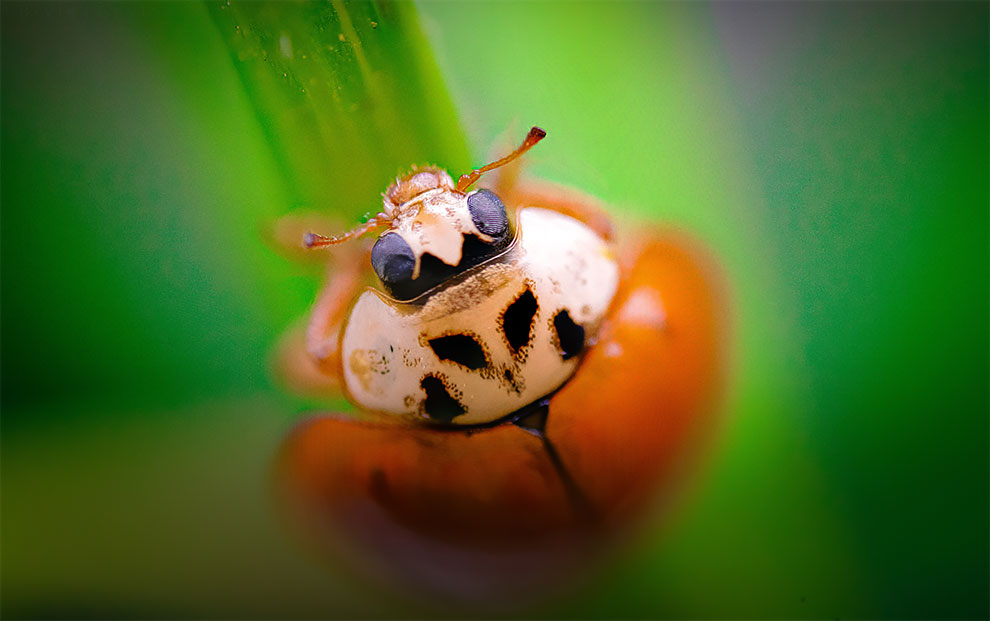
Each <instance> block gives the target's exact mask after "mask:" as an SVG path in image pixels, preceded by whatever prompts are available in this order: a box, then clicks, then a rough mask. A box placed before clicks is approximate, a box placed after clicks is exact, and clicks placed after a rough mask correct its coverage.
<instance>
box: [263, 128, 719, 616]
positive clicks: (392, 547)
mask: <svg viewBox="0 0 990 621" xmlns="http://www.w3.org/2000/svg"><path fill="white" fill-rule="evenodd" d="M543 135H544V133H543V132H542V130H539V129H537V128H534V129H533V130H531V131H530V134H529V136H527V139H526V141H525V142H524V143H523V145H522V146H521V147H520V148H519V149H517V150H516V151H515V152H513V153H512V154H510V155H509V156H508V157H506V158H503V159H502V160H499V161H497V162H495V163H493V164H491V165H489V166H486V167H484V168H481V169H478V170H475V171H473V172H472V173H470V174H468V175H464V176H462V177H461V178H460V180H459V181H458V183H457V184H454V183H453V181H452V179H451V178H450V177H449V176H448V175H447V173H446V172H444V171H442V170H440V169H436V168H428V169H421V170H416V171H413V172H412V173H410V174H409V175H406V176H404V177H401V178H399V179H398V180H397V181H396V183H395V184H393V185H392V186H391V187H390V188H389V190H388V191H387V192H386V193H385V196H384V209H383V211H382V213H380V214H378V215H376V216H375V217H374V218H372V219H371V220H370V221H369V222H368V223H367V224H366V225H365V226H362V227H359V228H358V229H356V230H355V231H352V232H351V233H348V234H345V235H342V236H340V237H324V236H321V235H314V234H308V235H307V236H306V245H308V246H310V247H321V246H329V245H334V244H337V243H340V242H343V241H346V240H348V239H352V238H354V237H356V236H358V235H361V234H363V233H367V232H370V231H372V230H376V229H380V228H383V227H387V230H385V232H384V233H382V234H381V235H380V236H379V238H378V240H377V242H376V243H375V245H374V247H373V248H372V249H371V252H370V257H368V254H367V253H366V252H365V253H364V255H363V256H360V257H358V259H360V260H357V259H353V258H352V259H348V255H347V254H346V253H344V254H342V255H341V256H340V257H339V258H338V267H337V269H336V270H334V271H332V272H331V277H330V279H329V281H328V285H327V287H326V289H325V290H324V292H323V293H322V294H321V296H320V298H319V300H318V301H317V304H316V306H315V307H314V312H313V316H312V318H311V320H310V324H309V328H308V330H307V332H306V338H305V347H304V348H303V347H302V346H300V347H298V348H295V349H292V348H290V349H289V350H287V351H289V352H290V353H291V352H298V351H301V350H303V349H305V355H304V356H301V358H304V359H305V360H306V361H307V362H306V363H293V362H291V361H293V360H298V359H299V358H300V356H297V355H295V354H293V355H287V357H286V358H285V360H287V361H289V362H287V363H286V366H287V367H288V368H292V369H296V370H297V371H298V369H304V370H305V372H304V373H301V374H300V376H304V377H306V378H308V381H309V383H310V384H312V385H314V386H315V387H319V386H331V387H332V386H333V383H332V380H334V379H336V378H340V380H341V384H342V386H343V389H344V391H345V392H346V393H347V395H348V397H349V398H350V400H351V401H352V403H354V404H355V405H356V406H358V408H360V409H361V410H362V411H366V412H369V413H374V414H377V415H379V416H372V417H365V418H354V417H347V416H337V415H325V416H320V417H317V418H314V419H311V420H309V421H307V422H304V423H302V424H300V425H299V426H298V427H297V428H296V429H295V430H294V431H293V432H292V433H291V434H290V435H289V436H288V438H287V439H286V441H285V444H284V447H283V451H282V455H281V458H280V473H281V481H282V489H283V492H284V498H285V500H286V502H287V505H288V506H290V507H291V508H292V509H293V510H292V515H294V516H295V517H296V518H297V519H298V520H300V521H301V522H302V523H303V530H304V531H305V532H308V533H309V534H310V535H311V536H313V537H314V541H315V542H316V543H317V544H318V545H319V546H321V547H326V548H329V549H330V550H331V551H332V553H333V554H335V555H340V554H345V555H347V556H350V558H351V559H352V560H353V561H354V564H355V565H358V566H361V567H364V568H365V570H366V573H367V574H368V575H369V576H374V577H376V578H377V579H381V578H382V577H383V576H391V577H392V578H394V580H395V581H396V582H397V583H399V584H402V585H410V584H412V585H415V587H416V589H417V590H422V589H425V590H426V591H428V592H431V593H436V594H441V595H448V596H450V595H454V596H456V597H458V598H463V597H469V598H472V599H478V598H491V600H492V601H496V600H498V601H502V600H503V599H504V595H505V594H508V593H512V594H519V593H522V592H527V591H528V592H529V593H530V594H532V593H533V592H534V591H539V590H540V589H541V588H543V586H545V585H547V584H548V583H553V582H556V581H557V580H558V579H559V578H560V577H561V576H563V575H564V574H567V573H568V572H571V571H574V570H575V569H577V568H580V567H581V566H582V563H581V562H580V561H581V560H584V559H587V558H591V557H593V556H594V553H595V552H596V551H598V550H601V548H602V544H603V542H605V541H607V540H609V539H611V538H613V537H614V535H616V534H617V533H622V532H625V531H626V530H628V529H627V528H625V527H626V526H628V525H629V524H630V523H632V522H634V521H635V520H636V519H637V517H638V516H641V515H642V514H643V512H644V510H645V509H646V508H648V507H649V506H651V505H653V504H654V503H655V500H656V497H657V492H658V490H660V491H669V490H672V489H673V488H674V487H676V486H675V485H674V484H675V483H676V481H677V479H678V478H680V475H679V474H678V473H679V472H680V471H681V470H682V469H683V465H684V463H685V460H689V459H690V458H691V457H692V456H694V455H695V453H696V452H697V448H698V447H699V446H700V445H701V442H699V440H701V439H703V438H704V436H705V434H704V433H701V432H702V431H704V430H705V429H706V428H707V427H708V426H709V425H708V423H709V422H710V421H711V418H710V415H711V413H712V411H713V405H714V403H715V396H716V395H717V394H718V392H719V390H718V389H719V386H720V385H721V381H722V377H723V363H724V355H723V347H722V343H723V341H724V329H723V323H724V321H723V312H722V308H723V306H722V304H721V302H720V287H718V286H717V282H718V279H717V278H715V277H714V276H713V274H714V270H713V268H712V266H711V265H710V263H709V261H708V260H707V256H706V255H705V253H703V252H701V251H699V250H698V249H697V248H696V247H695V246H694V244H692V243H691V242H689V241H688V240H686V238H685V237H683V236H681V235H677V234H673V233H670V232H661V231H656V230H652V229H647V230H642V231H640V232H639V233H638V234H637V235H636V236H634V237H632V238H631V239H629V240H628V241H627V242H626V243H624V244H621V245H614V244H613V243H612V241H611V237H612V235H611V225H610V222H609V219H608V218H607V217H606V216H605V215H604V213H603V212H602V211H600V210H598V209H596V208H594V207H592V206H591V203H590V202H589V201H588V200H587V199H586V198H584V197H582V196H580V195H578V194H576V193H575V192H573V191H571V190H566V189H563V188H559V187H556V186H543V187H536V186H526V187H521V186H518V185H511V184H509V185H507V184H505V183H502V182H501V181H500V183H499V184H496V188H495V189H496V190H497V191H494V192H493V191H491V190H488V189H478V190H469V188H470V186H471V185H472V184H473V183H475V182H476V181H477V180H478V178H479V176H480V175H481V174H482V173H484V172H486V171H488V170H491V169H492V168H495V167H498V166H501V165H504V164H506V163H508V162H509V161H511V160H512V159H514V158H515V157H517V156H518V155H520V154H521V153H522V152H524V151H525V150H526V149H528V148H529V147H531V146H532V145H533V144H535V143H536V142H537V141H538V140H539V139H540V138H542V137H543ZM510 177H511V176H510ZM369 258H370V260H369ZM369 264H370V267H371V269H372V270H373V271H374V274H375V276H377V279H378V282H379V283H380V285H381V287H380V289H379V288H374V289H368V290H364V291H363V292H359V291H360V287H359V285H360V283H361V280H360V279H359V278H357V277H356V276H355V274H356V273H360V272H361V270H367V268H368V267H369ZM355 297H356V300H355V301H353V302H352V301H351V300H352V299H353V298H355ZM306 364H308V365H310V366H308V367H307V366H305V365H306ZM321 381H323V382H324V383H323V384H320V382H321ZM382 415H384V416H382ZM355 545H356V546H357V549H355V547H354V546H355Z"/></svg>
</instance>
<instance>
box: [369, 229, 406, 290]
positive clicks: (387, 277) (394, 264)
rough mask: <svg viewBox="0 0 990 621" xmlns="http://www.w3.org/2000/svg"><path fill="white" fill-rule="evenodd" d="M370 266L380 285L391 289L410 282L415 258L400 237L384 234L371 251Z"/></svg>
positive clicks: (393, 234) (394, 234)
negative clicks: (380, 282)
mask: <svg viewBox="0 0 990 621" xmlns="http://www.w3.org/2000/svg"><path fill="white" fill-rule="evenodd" d="M371 266H372V267H373V268H374V269H375V274H377V275H378V278H379V279H380V280H381V281H382V284H383V285H385V287H386V288H388V289H391V288H393V287H395V286H396V285H400V284H402V283H404V282H408V281H411V280H412V275H413V270H414V269H415V266H416V256H415V255H414V254H413V251H412V248H410V247H409V244H407V243H406V240H404V239H402V236H401V235H398V234H396V233H386V234H384V235H382V236H381V237H379V238H378V241H377V242H375V246H374V248H372V249H371Z"/></svg>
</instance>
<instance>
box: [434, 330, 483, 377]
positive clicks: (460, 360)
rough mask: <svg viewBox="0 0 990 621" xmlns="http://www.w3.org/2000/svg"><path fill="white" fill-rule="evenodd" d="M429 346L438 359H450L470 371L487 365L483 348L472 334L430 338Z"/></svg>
mask: <svg viewBox="0 0 990 621" xmlns="http://www.w3.org/2000/svg"><path fill="white" fill-rule="evenodd" d="M430 347H431V348H432V349H433V353H435V354H436V355H437V358H439V359H440V360H450V361H451V362H456V363H457V364H460V365H463V366H465V367H467V368H469V369H471V370H472V371H476V370H478V369H483V368H485V367H487V366H488V357H487V356H486V355H485V350H484V348H483V347H482V346H481V344H480V343H478V341H477V340H475V338H474V337H473V336H469V335H467V334H451V335H449V336H441V337H439V338H435V339H430Z"/></svg>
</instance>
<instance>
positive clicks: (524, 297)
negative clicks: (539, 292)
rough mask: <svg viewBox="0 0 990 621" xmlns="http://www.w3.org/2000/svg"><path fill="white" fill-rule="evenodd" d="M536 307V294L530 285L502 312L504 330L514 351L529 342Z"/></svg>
mask: <svg viewBox="0 0 990 621" xmlns="http://www.w3.org/2000/svg"><path fill="white" fill-rule="evenodd" d="M536 309H537V304H536V296H535V295H533V292H532V291H530V289H529V287H526V290H525V291H523V292H522V293H521V294H520V295H519V297H518V298H516V301H515V302H513V303H512V304H510V305H509V308H507V309H505V312H504V313H502V331H503V332H505V338H506V340H508V341H509V347H511V348H512V351H513V352H518V351H519V350H520V349H522V348H523V347H524V346H525V345H526V343H528V342H529V338H530V334H531V333H532V331H533V330H532V328H533V318H534V317H536Z"/></svg>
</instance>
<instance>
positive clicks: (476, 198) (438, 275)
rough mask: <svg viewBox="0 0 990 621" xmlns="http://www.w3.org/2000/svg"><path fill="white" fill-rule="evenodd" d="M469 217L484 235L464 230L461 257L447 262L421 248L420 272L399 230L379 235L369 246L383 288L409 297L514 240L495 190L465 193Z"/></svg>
mask: <svg viewBox="0 0 990 621" xmlns="http://www.w3.org/2000/svg"><path fill="white" fill-rule="evenodd" d="M467 207H468V211H469V212H470V214H471V220H472V221H473V222H474V225H475V226H476V227H477V228H478V231H479V232H480V233H482V234H483V235H485V236H487V237H489V238H491V241H487V240H483V239H481V238H480V237H478V236H477V235H476V234H473V233H468V234H464V240H463V245H462V247H461V260H460V262H459V263H458V264H457V265H448V264H446V263H444V262H443V261H441V260H440V259H438V258H437V257H435V256H433V255H432V254H430V253H429V252H424V253H423V254H422V255H421V256H420V267H419V274H417V275H416V277H415V278H414V277H413V274H415V271H416V255H415V253H414V252H413V250H412V247H411V246H410V245H409V243H408V242H407V241H406V240H405V239H404V238H403V237H402V234H400V233H397V232H395V231H389V232H387V233H385V234H384V235H382V236H381V237H379V238H378V241H377V242H376V243H375V246H374V247H373V248H372V249H371V265H372V267H373V268H374V270H375V274H377V275H378V278H379V280H381V282H382V286H383V287H384V288H385V291H386V292H387V293H388V294H389V295H390V296H392V297H393V298H395V299H397V300H401V301H411V300H414V299H416V298H418V297H419V296H421V295H422V294H424V293H426V292H427V291H429V290H431V289H433V288H434V287H436V286H438V285H440V284H442V283H444V282H445V281H447V280H448V279H450V278H452V277H454V276H457V275H459V274H462V273H463V272H465V271H466V270H468V269H470V268H472V267H475V266H477V265H479V264H481V263H484V262H485V261H488V260H489V259H491V258H493V257H496V256H498V255H499V254H500V253H502V252H503V251H504V250H505V249H506V248H508V247H509V245H510V244H511V243H512V240H513V227H512V223H511V222H509V217H508V215H507V214H506V212H505V205H504V204H503V203H502V201H501V199H499V197H498V196H496V195H495V193H494V192H490V191H488V190H478V191H476V192H472V193H471V195H470V196H468V197H467Z"/></svg>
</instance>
